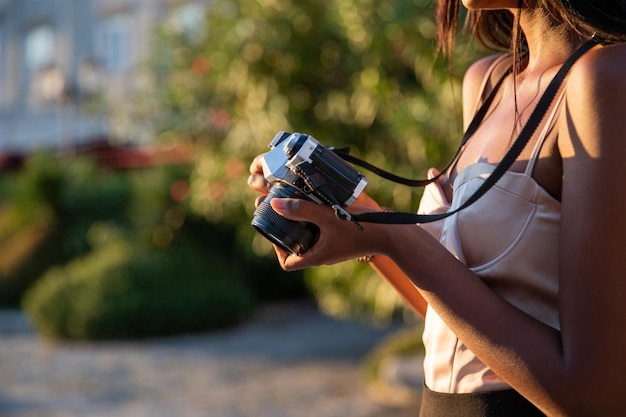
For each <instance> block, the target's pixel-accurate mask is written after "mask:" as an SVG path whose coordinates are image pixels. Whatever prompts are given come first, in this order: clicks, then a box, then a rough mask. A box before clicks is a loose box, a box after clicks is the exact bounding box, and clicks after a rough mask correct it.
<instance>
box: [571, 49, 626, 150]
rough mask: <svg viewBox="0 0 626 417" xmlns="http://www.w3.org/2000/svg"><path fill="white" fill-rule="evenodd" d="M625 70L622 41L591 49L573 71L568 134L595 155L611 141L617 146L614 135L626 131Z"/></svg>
mask: <svg viewBox="0 0 626 417" xmlns="http://www.w3.org/2000/svg"><path fill="white" fill-rule="evenodd" d="M625 74H626V44H618V45H611V46H606V47H597V48H595V49H593V50H591V51H589V52H588V53H587V54H585V55H584V56H583V57H581V58H580V60H579V62H577V63H576V64H575V65H574V67H573V68H572V72H571V74H570V75H569V79H568V81H567V95H566V100H567V112H568V120H569V122H568V124H567V125H568V132H569V133H570V135H568V137H570V139H576V141H575V142H577V143H579V144H580V145H581V146H584V147H585V148H586V150H587V151H588V152H592V153H593V154H594V155H595V156H598V152H601V151H602V148H604V147H605V146H607V145H613V146H617V144H618V142H616V141H615V140H614V138H615V137H616V135H623V132H625V131H626V117H624V97H626V76H625ZM621 142H624V141H619V143H621ZM606 150H608V149H605V151H606Z"/></svg>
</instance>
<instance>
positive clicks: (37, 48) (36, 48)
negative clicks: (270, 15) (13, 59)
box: [24, 24, 55, 74]
mask: <svg viewBox="0 0 626 417" xmlns="http://www.w3.org/2000/svg"><path fill="white" fill-rule="evenodd" d="M54 41H55V40H54V31H53V30H52V27H51V26H50V25H49V24H43V25H38V26H35V27H33V28H32V29H30V30H29V31H28V33H27V34H26V38H25V40H24V60H25V64H26V70H27V71H28V72H29V73H31V74H32V73H34V72H36V71H38V70H40V69H42V68H45V67H49V66H51V65H53V64H54V54H55V51H54V49H55V47H54Z"/></svg>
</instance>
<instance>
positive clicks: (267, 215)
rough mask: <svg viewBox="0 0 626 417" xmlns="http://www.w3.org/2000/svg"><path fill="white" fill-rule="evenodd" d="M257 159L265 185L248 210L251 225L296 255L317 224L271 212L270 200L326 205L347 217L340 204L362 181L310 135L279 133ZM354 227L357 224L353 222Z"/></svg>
mask: <svg viewBox="0 0 626 417" xmlns="http://www.w3.org/2000/svg"><path fill="white" fill-rule="evenodd" d="M269 148H270V149H271V150H270V151H269V152H268V153H266V154H265V155H264V156H263V158H262V166H263V176H264V177H265V179H266V180H267V181H268V182H269V183H270V185H271V187H270V190H269V193H268V195H267V197H266V198H265V199H264V200H263V201H262V202H261V204H259V206H258V207H257V209H256V210H255V212H254V217H253V219H252V222H251V224H252V226H253V227H254V228H255V229H256V230H257V231H258V232H259V233H260V234H261V235H263V236H264V237H266V238H267V239H268V240H269V241H271V242H272V243H274V244H276V245H278V246H280V247H281V248H283V249H284V250H286V251H287V252H290V253H292V254H296V255H301V254H303V253H304V252H306V251H307V250H308V249H309V248H310V247H311V245H312V244H313V242H314V240H315V238H316V237H317V234H318V233H319V228H318V227H317V226H316V225H314V224H313V223H308V222H301V221H293V220H289V219H286V218H284V217H282V216H280V215H279V214H278V213H276V212H275V211H274V210H273V209H272V207H271V205H270V202H271V200H272V199H273V198H300V199H303V200H307V201H313V202H315V203H317V204H325V205H329V206H332V207H333V209H334V210H335V213H336V214H337V216H338V217H340V218H343V219H350V214H349V213H348V212H346V211H345V210H344V209H343V208H342V207H344V206H349V205H350V204H352V203H353V202H354V201H355V200H356V199H357V198H358V197H359V195H360V194H361V192H362V191H363V189H364V188H365V186H366V185H367V179H366V178H365V177H364V176H363V175H362V174H361V173H360V172H358V171H357V170H356V169H355V168H354V167H353V166H352V165H350V164H349V163H348V162H346V161H344V160H343V159H342V158H341V157H340V156H338V155H337V154H336V153H335V151H334V150H333V148H330V147H325V146H322V145H320V143H319V142H318V141H317V140H316V139H315V138H314V137H313V136H311V135H307V134H305V133H297V132H296V133H289V132H284V131H280V132H278V133H277V134H276V136H275V137H274V139H272V141H271V142H270V144H269ZM357 225H358V224H357Z"/></svg>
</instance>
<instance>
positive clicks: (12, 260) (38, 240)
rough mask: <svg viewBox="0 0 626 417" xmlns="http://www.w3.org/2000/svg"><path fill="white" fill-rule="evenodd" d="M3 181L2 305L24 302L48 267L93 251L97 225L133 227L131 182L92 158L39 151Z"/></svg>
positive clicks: (0, 230)
mask: <svg viewBox="0 0 626 417" xmlns="http://www.w3.org/2000/svg"><path fill="white" fill-rule="evenodd" d="M1 182H2V184H3V186H2V188H3V190H4V193H3V195H2V200H1V201H0V305H17V304H19V301H20V298H21V295H22V293H23V292H24V291H25V290H26V289H27V288H28V287H29V286H30V285H31V284H32V283H34V282H35V281H36V280H37V279H38V278H39V277H40V276H41V275H42V274H43V273H44V272H45V271H46V270H47V269H48V268H50V267H51V266H54V265H61V264H64V263H65V262H68V261H69V260H71V259H73V258H74V257H77V256H81V255H84V254H85V253H87V252H89V251H90V249H91V245H90V243H89V233H90V230H91V229H92V227H93V225H94V224H99V225H116V226H117V227H119V228H123V227H127V226H128V219H127V218H126V207H127V205H128V204H129V202H130V199H131V189H130V185H129V183H128V182H127V181H125V180H124V179H123V178H122V177H121V176H120V175H119V174H117V173H115V172H112V171H102V170H100V169H98V167H96V165H95V164H94V163H93V161H92V160H91V159H89V158H86V157H77V158H73V159H72V160H71V161H67V160H58V159H56V158H55V157H52V156H51V155H49V154H46V153H43V152H42V153H38V154H35V155H33V156H32V157H31V158H29V159H28V160H27V162H26V165H25V167H24V168H23V169H22V170H20V171H19V172H14V173H7V174H5V175H4V176H3V178H2V181H1Z"/></svg>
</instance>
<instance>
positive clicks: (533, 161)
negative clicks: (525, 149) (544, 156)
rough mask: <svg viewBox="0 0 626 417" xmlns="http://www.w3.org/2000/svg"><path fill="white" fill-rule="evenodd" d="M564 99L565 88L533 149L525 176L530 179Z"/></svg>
mask: <svg viewBox="0 0 626 417" xmlns="http://www.w3.org/2000/svg"><path fill="white" fill-rule="evenodd" d="M563 97H565V87H563V88H562V89H561V92H560V93H559V95H558V96H557V98H556V100H555V103H554V105H553V107H552V111H550V113H549V114H548V118H547V120H546V122H545V125H544V127H543V129H542V130H541V134H540V135H539V138H538V139H537V143H535V148H534V149H533V152H532V154H531V156H530V159H529V160H528V164H527V165H526V170H525V172H524V174H526V175H528V176H529V177H530V176H532V174H533V170H534V169H535V164H536V163H537V159H538V158H539V152H540V151H541V147H542V146H543V143H544V142H545V140H546V138H547V137H548V134H549V133H550V131H551V130H552V128H553V127H554V124H555V122H556V115H557V113H558V111H559V109H560V108H561V103H562V102H563Z"/></svg>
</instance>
